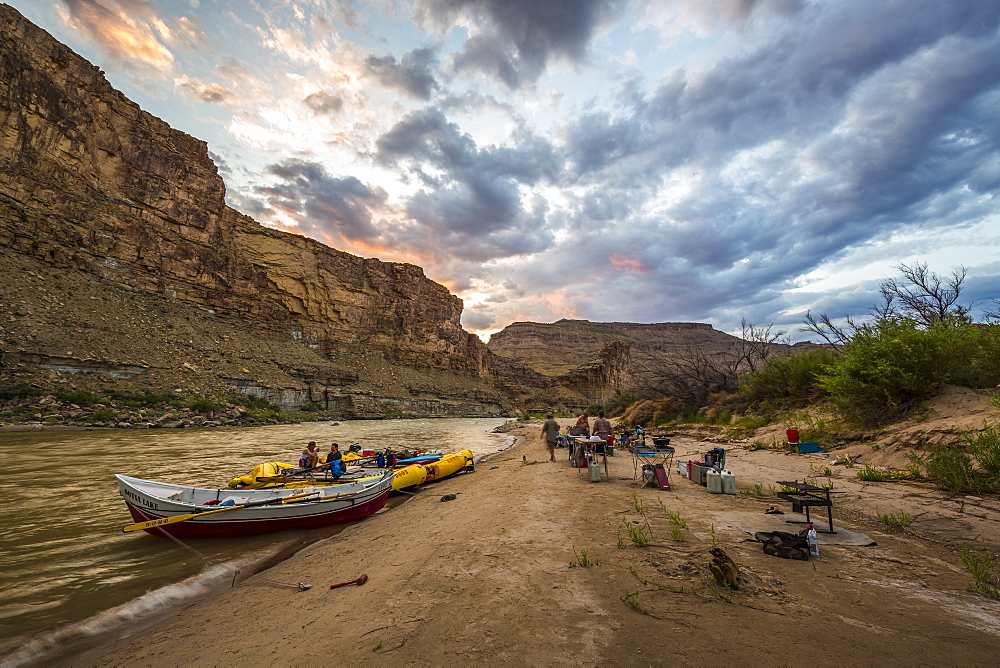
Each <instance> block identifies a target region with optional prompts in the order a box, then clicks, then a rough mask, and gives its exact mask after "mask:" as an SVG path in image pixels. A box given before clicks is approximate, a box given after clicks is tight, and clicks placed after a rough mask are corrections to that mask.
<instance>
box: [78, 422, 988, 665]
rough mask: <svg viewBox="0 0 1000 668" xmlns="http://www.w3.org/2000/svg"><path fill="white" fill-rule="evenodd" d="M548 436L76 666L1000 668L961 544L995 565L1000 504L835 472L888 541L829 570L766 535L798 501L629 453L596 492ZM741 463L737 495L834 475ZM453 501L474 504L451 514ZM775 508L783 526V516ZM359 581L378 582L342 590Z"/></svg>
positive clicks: (748, 454)
mask: <svg viewBox="0 0 1000 668" xmlns="http://www.w3.org/2000/svg"><path fill="white" fill-rule="evenodd" d="M564 422H565V423H566V424H568V422H569V421H564ZM539 427H540V423H539V424H530V425H528V426H525V427H523V428H519V429H518V432H517V433H518V434H519V438H518V442H517V444H516V445H515V446H514V447H512V448H511V449H509V450H507V451H505V452H503V453H500V454H497V455H493V456H491V457H489V458H487V459H486V460H484V461H482V462H480V463H479V465H478V466H477V470H476V472H475V473H472V474H464V475H460V476H457V477H455V478H453V479H449V480H445V481H441V482H439V483H436V484H433V485H429V486H426V487H425V488H422V489H420V490H419V492H418V493H417V494H416V495H415V496H414V497H413V498H411V499H409V500H408V501H407V502H406V503H404V504H402V505H400V506H399V507H396V508H393V509H391V510H387V511H384V512H382V513H380V514H378V515H376V516H374V517H372V518H369V519H368V520H365V521H363V522H361V523H358V524H356V525H353V526H351V527H349V528H348V529H347V530H345V531H344V532H342V533H340V534H339V535H337V536H335V537H333V538H331V539H329V540H327V541H324V542H321V543H318V544H315V545H313V546H311V547H309V548H307V549H305V550H303V551H301V552H299V553H298V554H296V555H295V556H293V557H292V558H290V559H288V560H286V561H284V562H282V563H280V564H278V565H276V566H274V567H273V568H271V569H269V570H267V571H265V572H263V573H260V574H258V575H255V576H252V577H249V578H247V579H246V580H244V581H241V582H239V583H238V584H237V585H236V586H234V587H232V588H227V589H225V590H223V591H220V592H219V593H218V594H217V595H214V596H212V597H211V598H209V599H206V600H202V601H200V602H198V603H196V604H194V605H192V606H190V607H187V608H186V609H184V610H181V611H177V612H176V613H174V614H172V615H171V616H170V617H169V618H167V619H165V620H163V621H162V622H160V623H159V624H158V625H156V626H155V627H154V628H152V629H146V630H143V631H141V632H138V633H137V634H135V635H133V636H131V637H122V638H120V639H119V640H117V641H116V642H115V643H114V644H112V645H110V646H107V647H104V648H102V649H100V650H98V651H94V652H91V653H88V654H85V655H80V656H77V657H76V658H75V659H70V660H67V661H65V662H63V663H66V664H72V665H93V666H137V665H139V666H178V665H196V666H209V665H223V664H228V665H277V666H300V665H352V666H353V665H372V666H376V665H386V664H389V663H392V664H405V665H416V666H440V665H456V666H457V665H469V664H473V665H487V664H501V663H503V664H516V665H537V666H546V665H581V664H583V665H667V664H672V665H676V664H680V665H721V664H726V663H745V664H748V665H763V664H776V665H788V664H792V663H819V664H821V665H880V666H887V665H901V666H907V665H945V664H947V665H984V666H985V665H996V659H997V656H1000V602H997V601H991V600H989V599H987V598H984V597H982V596H978V595H975V594H972V593H969V592H967V591H966V585H967V584H968V582H969V580H970V578H969V575H968V573H967V572H966V571H965V570H964V569H963V567H962V564H961V561H960V559H959V556H958V551H957V549H956V548H955V546H953V545H951V544H949V538H951V539H961V540H964V541H974V540H978V541H979V543H977V544H981V545H982V546H983V549H991V550H995V549H996V548H997V542H998V534H1000V532H998V531H997V520H998V519H1000V509H998V507H997V506H998V504H997V501H996V500H995V499H990V500H983V499H977V498H975V497H969V498H964V499H963V498H959V499H949V498H947V497H946V496H945V495H944V494H943V493H941V492H938V491H936V490H933V489H931V488H930V487H929V486H915V485H900V484H898V483H897V484H891V483H883V484H881V485H879V484H874V485H873V484H864V483H860V482H859V481H857V480H856V478H855V477H854V471H851V470H847V469H843V468H839V469H838V470H837V471H836V472H835V474H834V477H833V480H834V481H835V488H834V489H835V490H837V491H838V492H840V493H839V494H835V505H834V525H835V528H838V529H840V528H844V529H847V530H849V531H850V532H852V533H851V534H850V535H852V536H853V535H855V534H861V535H862V540H860V541H855V542H860V543H864V539H865V538H867V539H869V543H875V544H874V545H872V544H834V543H835V542H836V541H837V540H838V539H836V538H834V537H827V536H825V535H821V537H820V543H821V545H820V548H821V554H820V557H819V558H815V559H812V560H810V561H793V560H787V559H781V558H778V557H774V556H768V555H766V554H764V553H763V551H762V549H761V544H760V543H757V542H755V541H754V539H753V537H752V535H751V533H750V532H752V531H754V530H771V529H773V528H780V527H782V526H783V527H793V528H792V530H797V528H798V527H797V526H796V525H787V524H783V523H784V521H785V520H787V519H791V518H793V517H794V516H793V515H792V513H791V504H789V503H787V502H784V501H780V500H778V499H775V498H773V497H770V498H762V499H759V498H751V497H748V496H745V495H737V496H731V495H715V494H709V493H708V492H707V490H706V489H705V488H704V487H702V486H699V485H697V484H695V483H693V482H692V481H690V480H687V479H684V478H682V477H680V476H678V475H677V473H676V468H675V469H674V471H673V472H672V473H671V476H670V480H671V483H672V487H673V489H672V490H670V491H662V490H659V489H657V488H655V487H650V486H645V487H640V486H639V485H638V484H637V482H636V480H635V472H636V466H635V462H634V460H633V458H632V457H631V456H630V455H628V454H627V453H621V451H619V454H618V455H617V456H615V457H610V458H608V464H609V474H610V480H605V481H602V482H600V483H595V482H590V481H589V478H588V477H587V474H586V471H585V470H579V469H574V468H572V467H570V466H569V464H568V461H567V457H568V453H567V451H566V450H565V449H559V450H557V451H556V453H557V462H555V463H550V462H548V461H547V459H548V453H547V450H546V449H545V448H544V444H543V442H542V441H541V440H540V439H539V435H538V432H539ZM673 445H675V446H676V449H677V456H678V457H679V458H686V455H688V454H694V453H701V452H705V451H706V450H708V449H709V448H711V447H714V446H715V445H717V444H716V443H706V442H701V441H698V440H696V439H694V438H691V437H685V436H675V437H674V438H673ZM727 447H728V450H727V454H728V458H727V468H729V469H730V470H732V471H733V472H735V474H736V476H737V478H736V480H737V486H738V488H740V489H745V488H747V487H748V486H752V485H756V484H758V483H759V484H760V485H761V487H762V489H764V490H766V489H767V488H768V486H769V485H774V484H775V482H776V481H777V480H787V479H800V480H801V479H803V478H804V477H806V476H808V475H810V464H812V465H814V466H815V465H817V464H824V465H829V463H830V455H823V454H818V455H788V454H783V453H780V452H776V451H750V450H747V449H741V448H738V447H734V446H727ZM524 460H526V461H527V464H525V461H524ZM852 478H853V480H852ZM445 494H455V495H456V496H457V498H455V499H454V500H451V501H448V502H442V500H441V498H442V496H443V495H445ZM771 506H775V507H776V508H779V509H781V510H783V511H784V513H785V514H784V515H775V514H765V513H764V511H765V510H766V509H767V508H769V507H771ZM640 508H641V512H640V511H639V509H640ZM883 508H891V509H892V510H894V511H902V510H906V509H907V508H911V509H913V510H912V512H913V515H914V517H915V520H914V523H913V525H912V527H911V529H912V530H910V531H900V530H897V531H890V530H889V529H887V528H886V527H885V525H883V524H881V523H879V522H878V521H877V520H875V519H874V513H875V512H876V511H877V512H887V510H883ZM666 511H671V512H672V513H675V514H676V515H677V516H679V517H680V518H681V519H682V520H683V522H684V523H685V524H686V527H687V528H683V527H682V526H680V525H679V524H678V523H677V522H675V521H674V520H672V519H671V518H670V516H668V514H667V512H666ZM813 517H814V519H816V518H819V517H825V513H824V512H822V511H818V512H816V513H815V514H814V515H813ZM956 517H957V518H958V519H959V520H962V522H965V523H964V524H963V523H956V521H953V520H955V518H956ZM629 523H632V526H642V527H645V528H646V529H647V531H651V533H652V536H653V540H652V542H651V544H650V545H648V546H645V547H638V546H636V545H635V544H634V543H633V541H632V540H631V539H630V538H629V535H628V532H627V530H626V526H627V525H628V524H629ZM846 535H847V534H846V533H845V534H844V536H846ZM841 538H843V536H842V537H841ZM678 539H680V540H678ZM713 541H714V542H715V543H716V545H717V546H718V547H719V548H722V549H723V550H724V551H725V552H726V553H727V554H728V555H729V556H730V557H731V558H732V559H733V560H734V561H735V562H736V564H737V565H738V566H739V569H740V572H741V582H740V586H739V589H737V590H731V589H729V588H726V587H722V586H719V585H718V584H716V583H715V581H714V580H713V579H712V576H711V575H710V573H709V567H708V565H709V562H710V561H711V559H712V555H711V553H710V552H709V549H710V548H711V547H712V544H713ZM581 562H583V563H581ZM362 574H367V575H368V580H367V582H366V583H365V584H364V585H361V586H358V585H350V586H345V587H340V588H338V589H333V590H331V589H330V587H329V585H331V584H335V583H340V582H345V581H348V580H353V579H355V578H358V577H359V576H361V575H362ZM298 582H304V583H309V584H312V585H313V586H312V588H311V589H309V590H306V591H301V590H299V589H298V588H296V587H295V586H293V585H294V583H298ZM279 583H281V584H279Z"/></svg>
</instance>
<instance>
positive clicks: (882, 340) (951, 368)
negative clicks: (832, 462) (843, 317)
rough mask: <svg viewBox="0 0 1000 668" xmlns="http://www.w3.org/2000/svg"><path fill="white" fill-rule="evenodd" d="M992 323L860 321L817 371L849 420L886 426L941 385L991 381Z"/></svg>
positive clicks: (976, 384) (994, 341)
mask: <svg viewBox="0 0 1000 668" xmlns="http://www.w3.org/2000/svg"><path fill="white" fill-rule="evenodd" d="M993 327H994V326H992V325H983V326H981V327H976V326H970V325H968V324H967V323H964V322H956V321H952V320H942V321H940V322H937V323H935V324H934V325H932V326H931V327H928V328H926V329H920V328H919V327H918V326H917V324H916V323H915V322H914V321H912V320H906V319H883V320H879V321H876V322H875V323H872V324H866V325H861V326H860V327H858V330H857V332H856V334H855V336H854V339H853V340H852V341H851V342H850V343H849V344H848V345H847V346H846V347H845V349H844V353H843V354H842V355H841V356H840V357H838V358H837V359H835V360H834V361H833V363H832V364H831V365H830V366H829V367H827V369H826V371H824V372H823V373H821V374H820V376H819V383H820V385H821V386H822V387H823V388H824V389H825V390H826V391H827V392H828V393H829V395H830V402H831V403H832V404H833V406H834V407H835V408H836V409H837V410H839V411H840V413H841V414H842V415H843V416H844V417H845V418H846V419H849V420H851V421H853V422H857V423H861V424H865V425H872V426H874V425H878V424H885V423H888V422H890V421H892V420H894V419H897V418H899V417H901V416H902V415H904V414H905V413H906V412H907V411H908V410H910V409H911V408H912V407H913V406H914V405H916V403H917V402H918V401H919V400H921V399H925V398H928V397H930V396H933V395H934V394H935V393H936V392H937V391H938V390H939V389H940V388H941V386H942V384H945V383H951V384H956V385H964V386H965V387H983V386H990V383H993V384H995V383H996V382H997V381H998V380H1000V379H998V378H996V377H994V376H992V375H991V374H992V371H991V369H992V368H993V366H995V364H994V363H993V362H992V361H988V360H987V358H988V357H989V356H990V355H997V354H1000V350H998V349H994V347H995V346H996V345H997V341H998V339H997V337H996V336H995V333H994V332H993V331H992V328H993Z"/></svg>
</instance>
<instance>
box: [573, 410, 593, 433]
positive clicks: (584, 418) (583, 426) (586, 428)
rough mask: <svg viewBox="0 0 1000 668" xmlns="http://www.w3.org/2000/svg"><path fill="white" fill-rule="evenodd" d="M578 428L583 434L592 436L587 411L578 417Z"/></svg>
mask: <svg viewBox="0 0 1000 668" xmlns="http://www.w3.org/2000/svg"><path fill="white" fill-rule="evenodd" d="M576 428H577V429H579V430H580V435H581V436H583V437H584V438H590V416H589V415H587V411H584V412H583V415H581V416H580V417H578V418H577V419H576Z"/></svg>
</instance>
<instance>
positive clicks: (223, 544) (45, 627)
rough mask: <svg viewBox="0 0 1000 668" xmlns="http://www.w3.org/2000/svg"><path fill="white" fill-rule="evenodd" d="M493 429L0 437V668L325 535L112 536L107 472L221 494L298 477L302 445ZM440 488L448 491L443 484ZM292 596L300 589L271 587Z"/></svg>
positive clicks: (421, 426)
mask: <svg viewBox="0 0 1000 668" xmlns="http://www.w3.org/2000/svg"><path fill="white" fill-rule="evenodd" d="M504 422H506V420H504V419H497V418H472V419H457V418H455V419H452V418H441V419H421V420H379V421H345V422H331V423H305V424H298V425H280V426H273V427H253V428H229V427H225V428H216V429H169V430H168V429H154V430H97V431H72V432H69V431H42V432H9V433H0V456H2V461H0V517H2V524H0V529H2V530H0V561H2V564H3V565H2V568H0V591H2V592H3V596H2V597H0V638H2V640H0V665H19V664H23V663H25V662H27V661H30V660H32V659H39V658H40V657H42V656H44V654H45V653H46V652H48V651H50V650H52V649H53V648H57V647H58V646H59V645H64V644H67V643H72V642H78V641H80V640H81V639H85V638H86V637H88V636H98V635H101V634H105V633H109V632H113V631H114V629H115V627H116V626H120V625H123V624H131V623H134V622H135V621H136V620H141V619H142V618H144V617H152V616H155V615H156V614H157V613H158V612H161V611H162V610H164V609H166V608H169V607H170V606H173V605H177V604H179V603H183V602H184V601H185V600H188V599H190V598H191V597H195V596H198V595H200V594H202V593H204V592H205V591H208V590H211V589H212V588H214V587H220V586H228V585H229V584H230V583H231V582H233V581H235V579H236V578H237V577H239V575H240V574H243V575H245V574H247V573H249V572H252V571H253V570H254V569H255V568H259V567H261V565H264V564H266V563H268V561H269V560H273V559H275V558H278V555H281V554H282V553H287V552H288V551H289V550H290V549H294V546H296V545H301V544H303V543H305V542H309V541H313V540H317V539H319V538H322V537H325V536H328V535H332V534H333V533H334V532H335V530H333V529H323V530H318V531H314V532H309V533H306V532H282V533H278V534H271V535H268V536H259V537H253V538H233V539H225V540H220V539H216V540H210V539H208V540H206V539H202V540H189V541H185V542H184V543H181V542H175V541H171V540H169V539H165V538H158V537H155V536H151V535H149V534H147V533H145V532H135V533H128V534H125V533H122V531H121V528H122V527H123V526H125V525H126V524H129V523H131V522H132V520H131V518H130V516H129V514H128V511H127V510H126V508H125V504H124V503H123V502H122V500H121V498H120V497H119V496H118V490H117V485H116V483H115V479H114V477H113V474H114V473H126V474H129V475H134V476H137V477H139V478H146V479H151V480H163V481H166V482H173V483H178V484H189V485H197V486H202V487H216V486H219V487H225V485H226V483H227V482H228V481H229V480H230V479H231V478H232V477H234V476H236V475H243V474H245V473H248V472H249V471H250V469H252V468H253V467H254V466H255V465H257V464H260V463H262V462H268V461H283V462H288V463H291V464H295V463H296V462H297V461H298V456H299V453H300V452H301V451H302V449H303V448H304V447H305V444H306V443H307V442H308V441H316V442H317V444H318V445H319V450H320V451H321V452H322V453H326V452H327V451H328V450H329V447H330V443H331V442H334V441H336V442H337V443H339V444H340V446H341V450H343V451H346V449H347V446H348V445H350V444H352V443H360V444H361V445H362V446H363V447H365V448H372V449H381V448H384V447H387V446H405V447H409V448H437V449H440V450H442V451H443V452H445V453H448V452H455V451H457V450H462V449H468V450H471V451H472V452H473V454H475V455H477V458H478V456H479V455H483V454H487V453H490V452H497V451H499V450H502V449H504V448H505V447H507V446H509V445H510V444H511V442H512V440H513V439H512V438H511V437H510V436H507V435H504V434H497V433H492V430H493V429H494V428H495V427H497V426H499V425H501V424H503V423H504ZM441 484H444V483H441ZM280 584H289V586H294V585H296V584H297V583H280Z"/></svg>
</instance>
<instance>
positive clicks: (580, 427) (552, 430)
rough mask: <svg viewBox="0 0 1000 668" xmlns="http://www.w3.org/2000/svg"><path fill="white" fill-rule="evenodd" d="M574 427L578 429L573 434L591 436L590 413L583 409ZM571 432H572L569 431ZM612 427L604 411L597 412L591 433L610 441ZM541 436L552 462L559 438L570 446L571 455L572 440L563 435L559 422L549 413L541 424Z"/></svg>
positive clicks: (554, 458)
mask: <svg viewBox="0 0 1000 668" xmlns="http://www.w3.org/2000/svg"><path fill="white" fill-rule="evenodd" d="M574 429H575V430H577V431H578V433H577V434H574V435H575V436H582V437H583V438H590V437H591V429H590V414H589V413H588V412H587V411H584V412H583V414H582V415H581V416H580V417H578V418H577V419H576V424H575V425H574ZM570 433H571V434H572V432H570ZM611 434H612V427H611V421H610V420H608V419H607V418H606V417H604V412H603V411H601V412H599V413H598V417H597V419H596V420H594V430H593V435H594V436H599V437H600V438H602V439H604V440H605V441H610V440H611V438H612V435H611ZM542 438H544V439H545V445H546V446H547V447H548V449H549V461H550V462H554V461H555V460H556V444H557V443H559V440H560V439H563V440H565V442H566V444H567V445H569V446H570V457H572V455H573V441H572V439H570V438H568V437H566V436H565V435H563V434H562V433H561V431H560V427H559V423H558V422H556V420H555V417H553V415H552V414H551V413H550V414H549V415H548V416H546V419H545V424H543V425H542Z"/></svg>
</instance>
